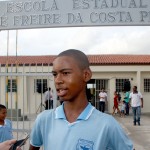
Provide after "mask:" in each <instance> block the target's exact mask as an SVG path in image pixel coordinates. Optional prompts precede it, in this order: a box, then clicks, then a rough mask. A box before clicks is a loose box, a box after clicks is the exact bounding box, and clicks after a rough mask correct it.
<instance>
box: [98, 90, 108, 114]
mask: <svg viewBox="0 0 150 150" xmlns="http://www.w3.org/2000/svg"><path fill="white" fill-rule="evenodd" d="M99 99H100V101H99V111H101V112H105V102H106V101H107V94H106V92H105V91H104V88H102V90H101V92H100V93H99Z"/></svg>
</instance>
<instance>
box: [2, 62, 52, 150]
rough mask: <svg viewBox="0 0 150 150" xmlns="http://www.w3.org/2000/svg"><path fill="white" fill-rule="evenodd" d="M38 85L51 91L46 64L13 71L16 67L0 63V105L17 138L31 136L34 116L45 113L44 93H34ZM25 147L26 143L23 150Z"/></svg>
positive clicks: (49, 75) (26, 146)
mask: <svg viewBox="0 0 150 150" xmlns="http://www.w3.org/2000/svg"><path fill="white" fill-rule="evenodd" d="M38 83H42V84H43V85H44V87H46V88H47V87H51V88H52V89H53V88H54V84H53V77H52V75H51V69H50V66H49V65H47V66H43V65H41V66H39V65H38V66H37V65H36V66H31V65H29V66H25V65H22V66H17V71H16V66H13V65H9V66H7V65H1V64H0V89H1V90H0V97H1V98H0V103H1V104H3V105H5V106H6V107H7V118H8V119H10V120H11V121H12V126H13V136H14V138H16V139H21V138H24V137H25V136H26V135H27V134H29V133H30V131H31V129H32V127H33V124H34V121H35V119H36V117H37V115H38V114H39V113H40V112H41V111H43V110H44V107H42V106H43V104H44V92H41V93H38V92H37V90H35V87H36V89H37V84H38ZM41 103H42V105H41ZM54 107H55V99H54ZM28 148H29V140H28V141H27V143H26V145H25V146H24V148H23V149H24V150H27V149H28ZM41 149H42V148H41Z"/></svg>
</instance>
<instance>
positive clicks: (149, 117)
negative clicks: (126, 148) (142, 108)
mask: <svg viewBox="0 0 150 150" xmlns="http://www.w3.org/2000/svg"><path fill="white" fill-rule="evenodd" d="M114 117H115V118H116V119H117V120H118V121H119V123H120V124H121V126H122V127H123V129H124V130H125V132H126V133H127V134H128V136H129V137H130V138H131V140H132V141H133V143H134V147H135V150H150V114H142V115H141V126H138V125H136V126H133V120H132V114H130V115H129V116H126V117H125V118H121V117H119V116H117V115H115V116H114Z"/></svg>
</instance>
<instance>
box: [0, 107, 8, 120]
mask: <svg viewBox="0 0 150 150" xmlns="http://www.w3.org/2000/svg"><path fill="white" fill-rule="evenodd" d="M6 116H7V110H6V109H5V108H2V109H1V110H0V120H5V118H6Z"/></svg>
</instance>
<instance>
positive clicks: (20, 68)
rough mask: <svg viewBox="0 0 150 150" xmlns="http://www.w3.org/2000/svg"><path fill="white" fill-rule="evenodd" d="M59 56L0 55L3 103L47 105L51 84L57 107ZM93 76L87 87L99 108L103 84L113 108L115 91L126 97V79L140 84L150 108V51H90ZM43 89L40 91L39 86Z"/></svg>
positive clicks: (26, 108) (32, 109)
mask: <svg viewBox="0 0 150 150" xmlns="http://www.w3.org/2000/svg"><path fill="white" fill-rule="evenodd" d="M55 57H56V56H54V55H51V56H0V103H2V104H4V105H6V106H7V107H8V109H11V110H12V109H14V110H15V109H19V110H20V112H19V113H21V114H29V113H30V114H34V113H37V111H39V110H41V109H44V108H43V105H42V104H43V103H44V91H45V90H46V88H47V87H51V88H52V90H53V93H54V98H53V99H54V107H57V105H58V100H57V95H56V91H55V87H54V82H53V76H52V74H51V71H52V62H53V60H54V59H55ZM88 59H89V61H90V68H91V70H92V73H93V75H92V79H91V80H90V81H89V83H88V85H87V88H88V89H89V91H90V92H91V95H92V97H91V99H90V101H91V103H92V105H94V106H95V107H97V108H98V105H99V99H98V94H99V92H100V90H101V88H102V87H104V89H105V90H106V92H107V94H108V103H107V106H106V110H107V111H108V112H110V113H111V112H112V108H113V97H114V95H113V94H114V91H118V92H119V93H120V94H121V97H122V100H123V98H124V83H125V81H129V83H130V85H131V91H132V87H133V86H134V85H136V86H137V87H138V91H140V92H141V93H142V95H143V99H144V108H143V109H142V112H145V113H147V112H150V55H88ZM39 86H40V87H41V89H40V90H41V91H40V92H39V91H38V87H39Z"/></svg>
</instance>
